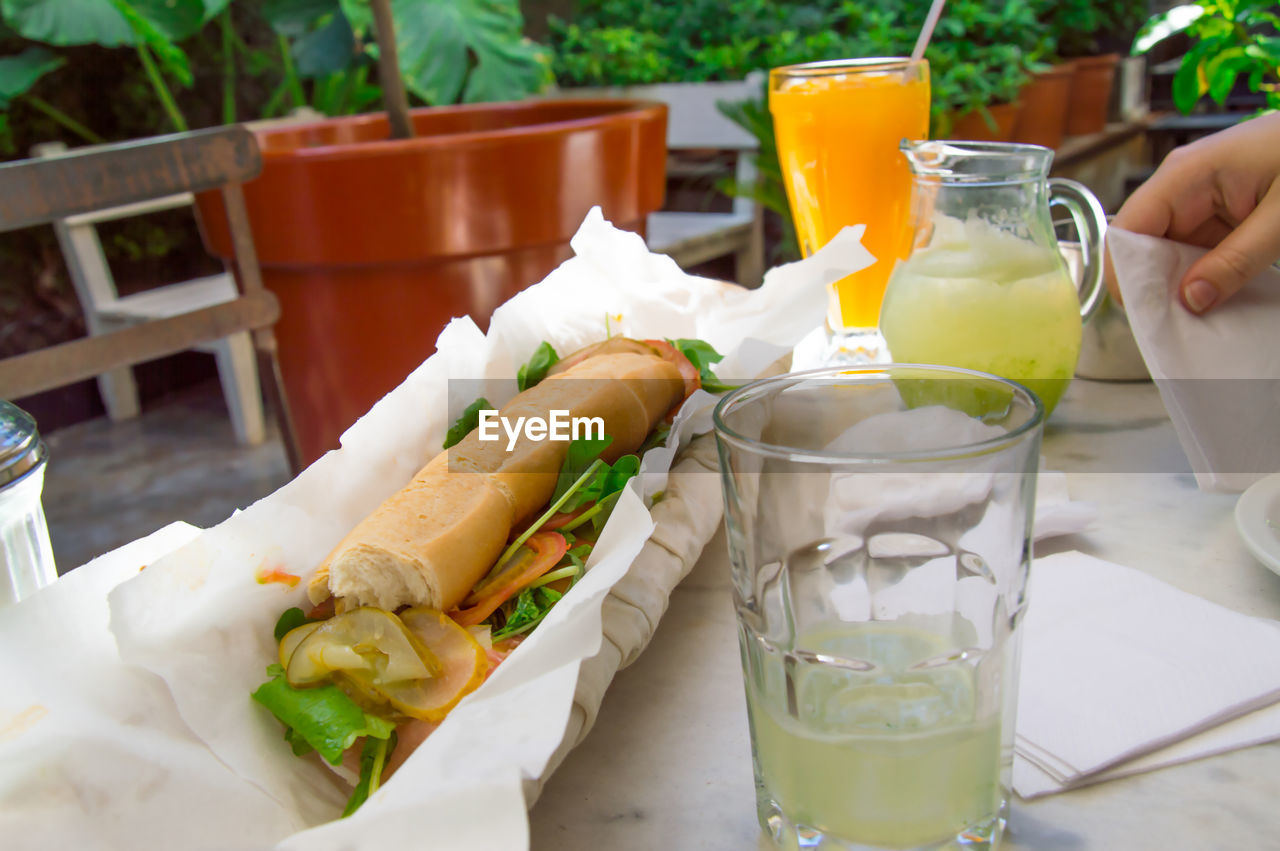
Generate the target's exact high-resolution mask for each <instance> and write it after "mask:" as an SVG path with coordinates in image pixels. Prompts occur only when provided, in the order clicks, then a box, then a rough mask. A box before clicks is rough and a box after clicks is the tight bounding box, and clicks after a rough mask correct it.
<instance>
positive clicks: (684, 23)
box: [548, 0, 865, 86]
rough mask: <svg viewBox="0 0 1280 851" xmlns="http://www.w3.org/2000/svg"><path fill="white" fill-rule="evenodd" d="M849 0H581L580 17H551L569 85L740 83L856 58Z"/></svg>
mask: <svg viewBox="0 0 1280 851" xmlns="http://www.w3.org/2000/svg"><path fill="white" fill-rule="evenodd" d="M860 8H861V4H859V3H854V2H847V0H810V2H805V3H775V2H771V0H728V2H724V0H685V2H681V3H656V2H649V0H579V2H578V3H577V5H576V8H575V11H574V15H573V18H572V21H571V22H569V21H565V20H562V19H560V18H557V17H554V16H553V17H551V18H549V19H548V26H549V28H550V32H551V38H550V43H551V47H552V49H553V51H554V55H555V59H554V68H555V73H556V79H557V80H558V81H559V83H560V84H561V85H564V86H610V85H635V84H644V83H663V82H703V81H710V80H740V79H742V78H743V77H745V76H746V75H747V74H748V73H750V72H751V71H754V70H756V69H759V68H768V67H773V66H775V65H785V64H789V63H791V62H804V61H809V60H810V59H821V58H837V57H839V56H849V55H855V54H856V53H858V52H859V50H860V49H862V48H861V47H860V46H859V45H862V46H864V47H865V40H861V41H860V40H859V38H858V37H857V36H856V35H854V33H856V28H855V27H851V26H849V25H848V23H847V22H848V21H849V19H850V18H851V16H854V15H856V14H857V13H858V10H859V9H860Z"/></svg>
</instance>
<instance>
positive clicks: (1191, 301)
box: [1182, 281, 1218, 313]
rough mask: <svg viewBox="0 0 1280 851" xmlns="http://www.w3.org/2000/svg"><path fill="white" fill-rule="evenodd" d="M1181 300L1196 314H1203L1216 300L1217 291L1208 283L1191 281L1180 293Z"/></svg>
mask: <svg viewBox="0 0 1280 851" xmlns="http://www.w3.org/2000/svg"><path fill="white" fill-rule="evenodd" d="M1182 298H1183V299H1184V300H1185V301H1186V302H1187V307H1189V308H1191V309H1192V310H1194V311H1195V312H1196V313H1204V312H1205V311H1206V310H1208V309H1209V308H1211V307H1213V303H1214V302H1215V301H1217V300H1218V290H1217V289H1216V288H1214V286H1213V284H1211V283H1209V282H1208V281H1192V282H1191V283H1189V284H1187V287H1186V289H1184V290H1183V291H1182Z"/></svg>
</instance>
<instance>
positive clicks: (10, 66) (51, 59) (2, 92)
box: [0, 47, 67, 109]
mask: <svg viewBox="0 0 1280 851" xmlns="http://www.w3.org/2000/svg"><path fill="white" fill-rule="evenodd" d="M66 62H67V60H66V59H63V58H62V57H61V56H58V55H56V54H55V53H53V52H52V51H49V50H46V49H45V48H43V47H28V48H27V49H26V50H24V51H22V52H21V53H19V54H18V55H17V56H5V57H0V109H8V108H9V102H10V101H12V100H13V99H14V98H16V97H18V96H19V95H23V94H26V93H27V90H28V89H30V88H31V87H32V86H34V85H35V84H36V81H37V80H39V79H40V78H41V77H43V76H44V75H45V74H48V73H49V72H50V71H56V70H58V69H59V68H61V67H62V66H63V65H65V64H66Z"/></svg>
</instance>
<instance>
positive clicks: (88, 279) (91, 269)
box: [31, 142, 194, 333]
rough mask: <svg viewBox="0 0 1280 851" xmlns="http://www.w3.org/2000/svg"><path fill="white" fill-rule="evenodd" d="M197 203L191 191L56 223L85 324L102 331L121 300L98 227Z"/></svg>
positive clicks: (53, 153) (44, 146)
mask: <svg viewBox="0 0 1280 851" xmlns="http://www.w3.org/2000/svg"><path fill="white" fill-rule="evenodd" d="M69 153H70V151H69V150H68V148H67V146H66V144H65V143H63V142H42V143H40V144H38V145H34V146H33V147H32V148H31V155H32V156H33V157H38V158H46V157H62V156H67V155H68V154H69ZM193 200H194V196H193V195H192V194H191V193H190V192H180V193H178V194H177V195H166V196H164V197H162V198H154V199H152V200H150V201H138V202H136V203H133V204H123V205H121V206H119V207H105V208H103V209H101V210H93V211H91V212H88V213H80V214H78V215H74V216H67V217H66V218H57V219H54V220H53V222H52V224H53V232H54V234H55V235H56V236H57V237H58V244H59V245H60V246H61V247H62V257H63V260H64V261H65V262H66V264H67V272H68V273H70V276H71V285H72V286H73V287H75V290H76V297H77V298H78V299H79V301H80V304H81V306H82V307H83V308H84V312H85V323H86V324H87V325H88V326H89V330H90V331H91V332H93V333H97V331H98V330H99V325H100V321H99V319H98V314H99V312H100V311H104V310H111V309H112V308H113V307H114V306H115V304H116V302H117V301H118V300H119V297H120V294H119V292H118V291H117V289H116V285H115V280H114V278H113V277H112V274H111V267H110V266H109V265H108V264H107V255H106V252H104V251H103V249H102V242H101V240H99V238H98V230H97V228H96V225H97V224H99V223H100V222H109V221H114V220H116V219H126V218H129V217H131V216H142V215H146V214H147V213H158V212H160V211H162V210H173V209H177V208H179V207H186V206H190V205H191V203H192V202H193Z"/></svg>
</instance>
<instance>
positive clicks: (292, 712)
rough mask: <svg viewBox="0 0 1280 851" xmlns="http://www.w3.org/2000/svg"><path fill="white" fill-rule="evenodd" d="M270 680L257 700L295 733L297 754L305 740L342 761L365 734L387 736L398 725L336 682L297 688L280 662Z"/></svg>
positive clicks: (293, 742)
mask: <svg viewBox="0 0 1280 851" xmlns="http://www.w3.org/2000/svg"><path fill="white" fill-rule="evenodd" d="M267 675H268V676H270V677H271V679H270V680H268V681H267V682H265V683H263V684H262V685H260V686H258V689H257V691H255V692H253V695H252V697H253V699H254V700H256V701H257V702H258V703H261V704H262V705H263V706H265V707H266V708H267V709H269V710H271V714H272V715H274V716H276V718H278V719H279V720H280V722H281V723H282V724H284V725H285V726H286V727H289V728H290V729H291V730H292V731H293V734H292V735H291V736H286V738H288V740H289V744H290V746H291V747H292V748H293V751H294V753H297V752H298V750H299V747H300V741H301V742H305V743H306V744H308V745H310V746H311V747H313V748H315V749H316V751H317V752H319V754H320V756H322V757H324V758H325V759H326V760H328V761H329V763H330V764H331V765H338V764H339V763H341V762H342V752H343V751H345V750H346V749H347V748H349V747H351V745H352V744H354V743H355V741H356V739H358V738H360V737H361V736H370V737H372V738H376V739H385V738H387V737H388V736H390V735H391V734H392V732H394V731H395V724H393V723H391V722H390V721H387V720H385V719H382V718H379V717H377V716H376V715H367V714H365V712H364V710H363V709H361V708H360V707H359V706H357V705H356V704H355V702H354V701H353V700H352V699H351V698H349V697H347V696H346V695H345V694H344V693H343V692H342V690H341V689H339V688H338V687H337V686H335V685H326V686H320V687H319V688H306V689H295V688H293V687H292V686H290V685H289V684H288V683H287V682H286V681H285V678H284V671H283V670H282V669H281V667H280V666H279V665H272V666H270V667H269V668H267Z"/></svg>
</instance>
